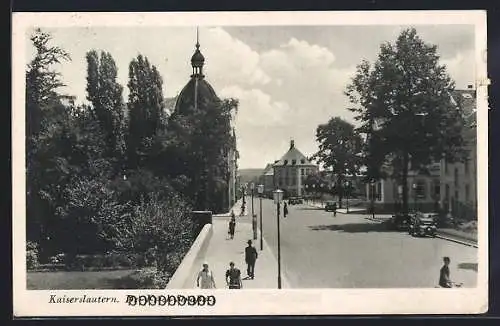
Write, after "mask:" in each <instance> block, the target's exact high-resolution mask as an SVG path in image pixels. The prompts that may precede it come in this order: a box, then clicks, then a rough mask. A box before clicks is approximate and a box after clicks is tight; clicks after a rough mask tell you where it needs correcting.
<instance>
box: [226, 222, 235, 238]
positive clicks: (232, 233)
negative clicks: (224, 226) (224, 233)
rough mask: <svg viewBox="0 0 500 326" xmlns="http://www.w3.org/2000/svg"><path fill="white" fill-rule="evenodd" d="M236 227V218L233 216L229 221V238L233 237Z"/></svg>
mask: <svg viewBox="0 0 500 326" xmlns="http://www.w3.org/2000/svg"><path fill="white" fill-rule="evenodd" d="M235 228H236V219H235V218H231V220H230V221H229V231H228V233H229V238H231V240H232V239H234V229H235Z"/></svg>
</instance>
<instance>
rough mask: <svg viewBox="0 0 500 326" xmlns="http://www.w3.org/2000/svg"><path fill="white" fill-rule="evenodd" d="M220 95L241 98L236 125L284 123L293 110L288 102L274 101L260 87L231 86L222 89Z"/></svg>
mask: <svg viewBox="0 0 500 326" xmlns="http://www.w3.org/2000/svg"><path fill="white" fill-rule="evenodd" d="M219 96H221V97H234V98H237V99H238V100H239V108H238V114H237V116H236V126H240V125H241V124H246V125H252V126H279V125H284V122H285V120H284V118H285V117H287V115H288V114H289V113H290V111H291V110H290V107H289V105H288V103H286V102H281V101H273V99H272V98H271V96H270V95H269V94H267V93H264V92H263V91H262V90H260V89H255V88H252V89H243V88H241V87H239V86H231V87H226V88H223V89H221V90H220V92H219Z"/></svg>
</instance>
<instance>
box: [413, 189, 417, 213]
mask: <svg viewBox="0 0 500 326" xmlns="http://www.w3.org/2000/svg"><path fill="white" fill-rule="evenodd" d="M412 188H413V205H414V207H415V208H414V209H415V213H416V212H417V184H416V183H414V184H413V185H412Z"/></svg>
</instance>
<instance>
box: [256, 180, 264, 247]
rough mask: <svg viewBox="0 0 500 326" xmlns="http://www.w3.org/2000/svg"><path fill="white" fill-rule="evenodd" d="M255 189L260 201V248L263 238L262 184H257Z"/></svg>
mask: <svg viewBox="0 0 500 326" xmlns="http://www.w3.org/2000/svg"><path fill="white" fill-rule="evenodd" d="M257 191H258V193H259V201H260V250H262V248H263V244H262V243H263V240H262V195H263V194H264V185H258V186H257Z"/></svg>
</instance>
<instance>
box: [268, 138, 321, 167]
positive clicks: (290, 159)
mask: <svg viewBox="0 0 500 326" xmlns="http://www.w3.org/2000/svg"><path fill="white" fill-rule="evenodd" d="M286 165H290V166H316V164H313V163H311V161H309V160H308V159H307V157H306V156H305V155H304V154H302V153H301V152H300V151H299V150H298V149H297V148H296V147H295V142H294V141H293V140H291V141H290V148H289V149H288V151H287V152H286V153H285V155H283V156H282V157H281V159H280V160H278V162H275V163H274V165H273V166H286Z"/></svg>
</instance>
